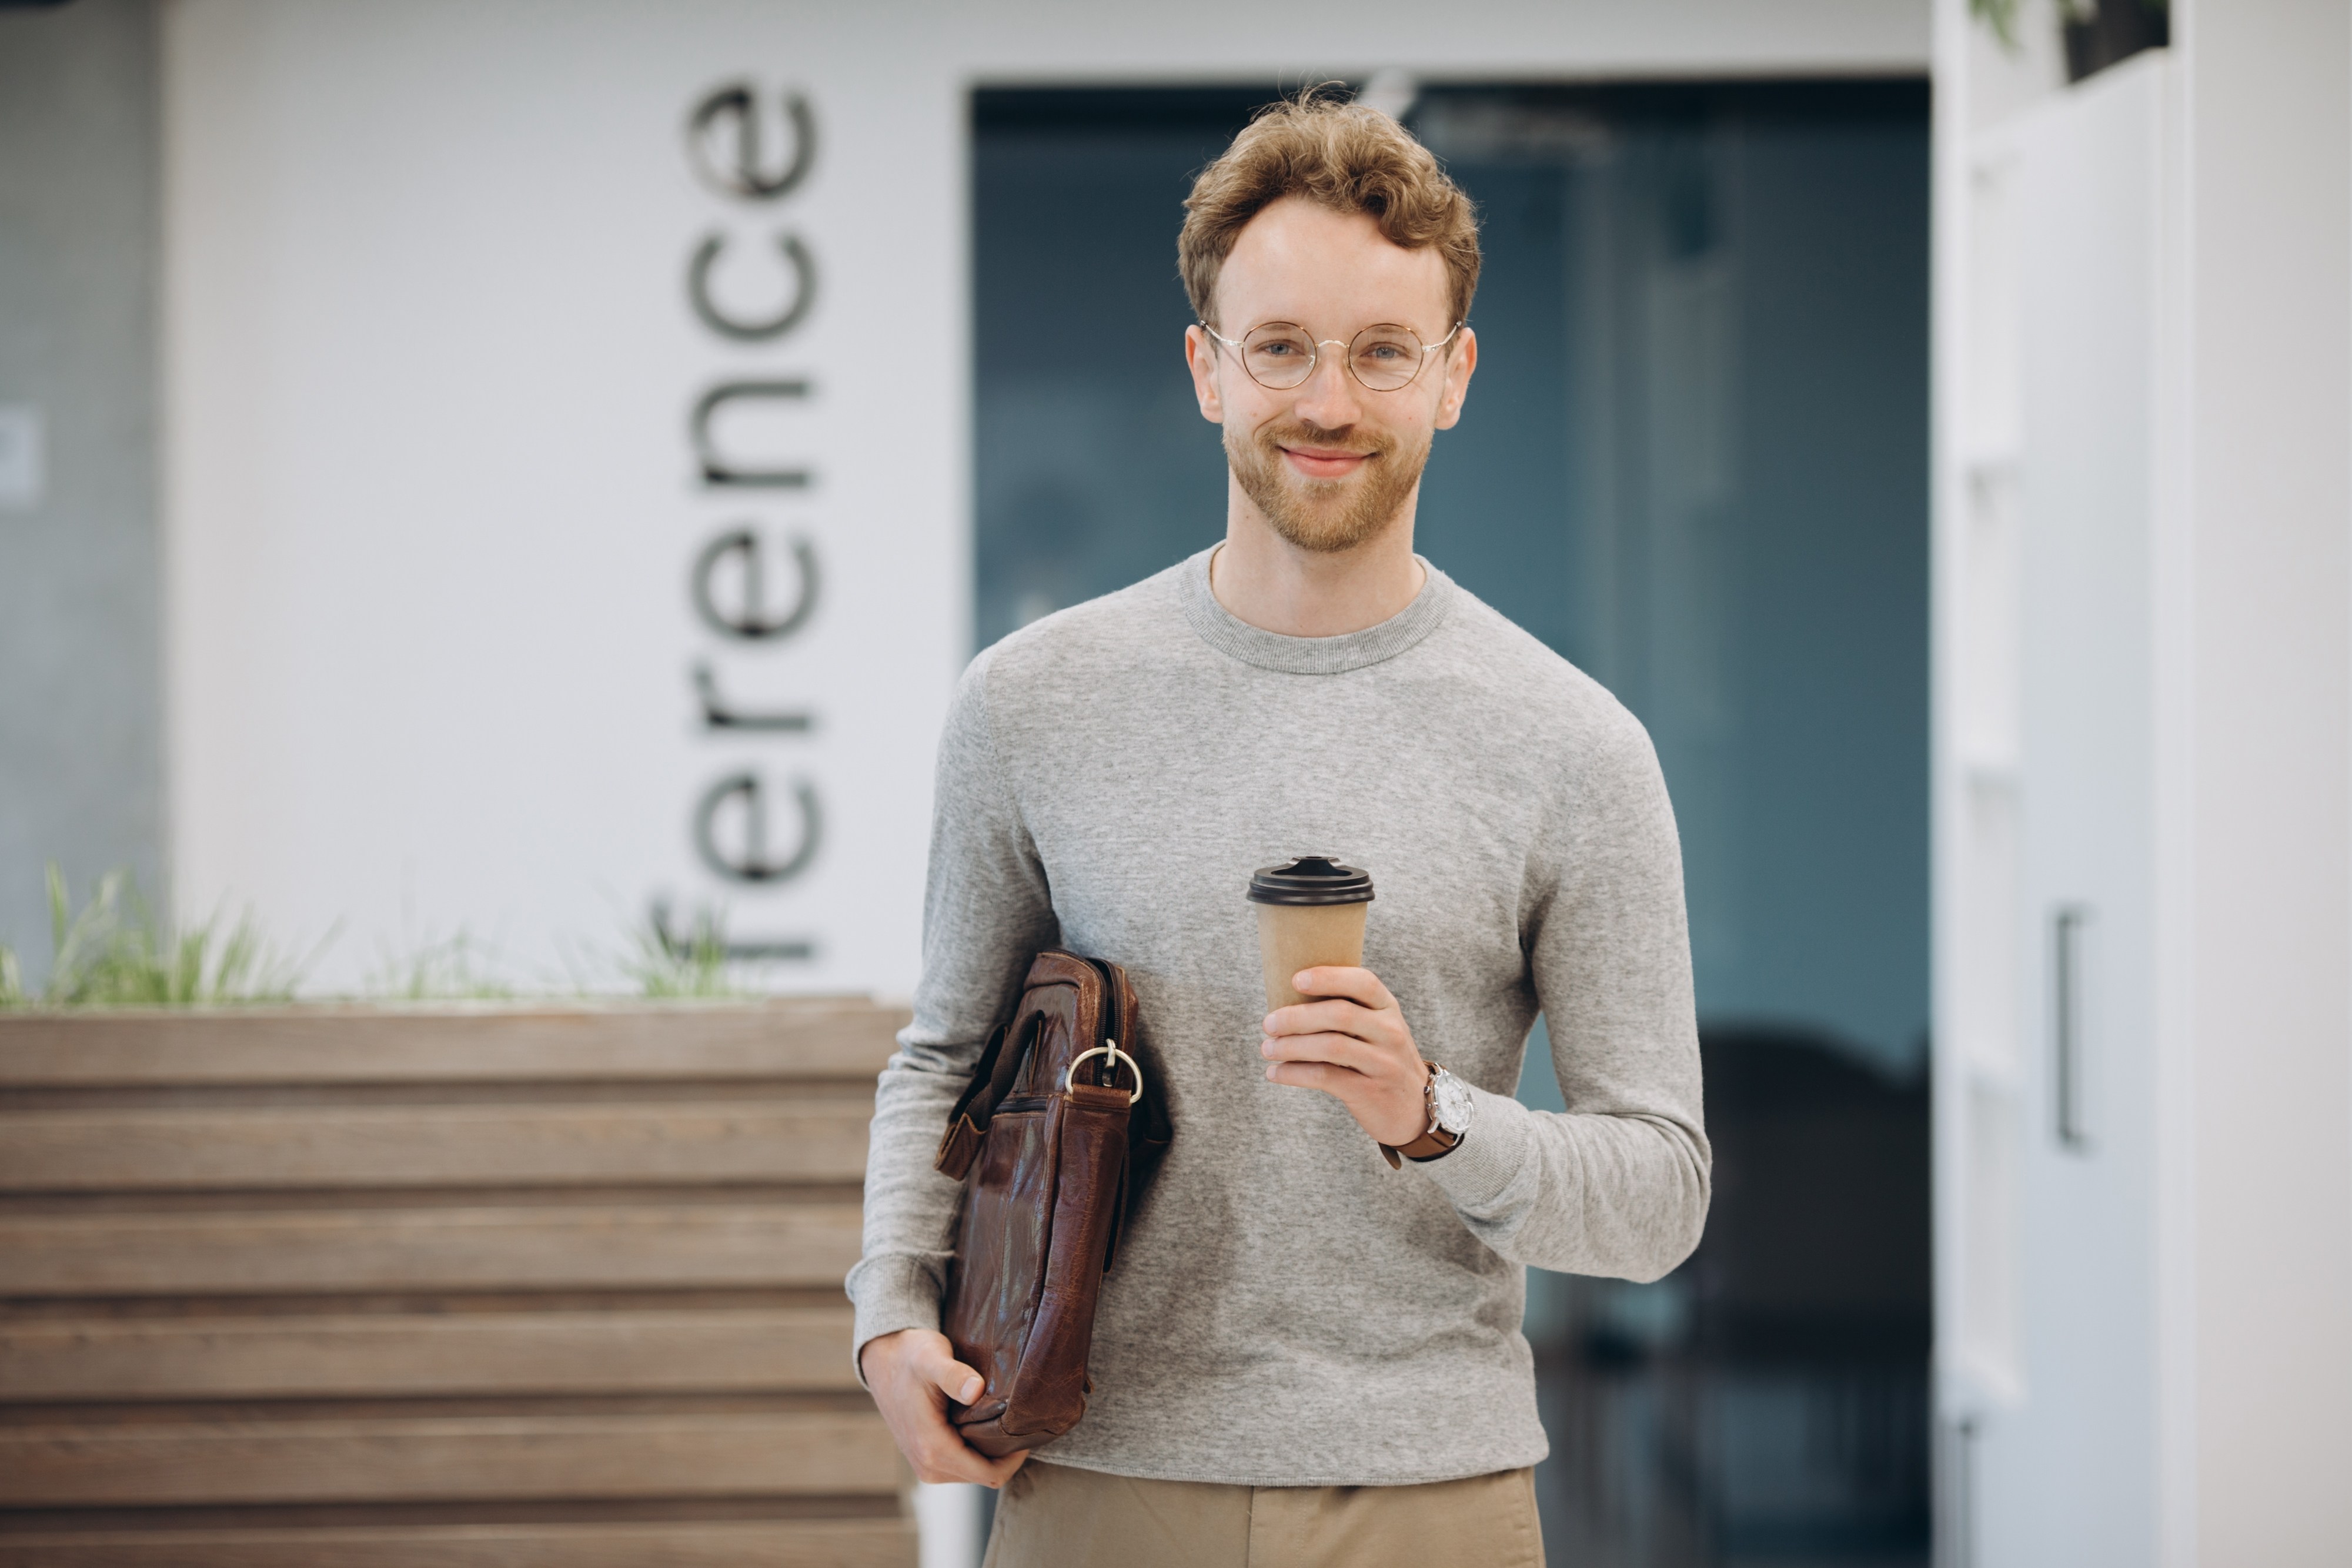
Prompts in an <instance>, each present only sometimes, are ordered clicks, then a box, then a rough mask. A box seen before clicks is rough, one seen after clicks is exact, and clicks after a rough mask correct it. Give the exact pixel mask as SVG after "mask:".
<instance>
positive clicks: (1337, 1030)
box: [1259, 1000, 1411, 1042]
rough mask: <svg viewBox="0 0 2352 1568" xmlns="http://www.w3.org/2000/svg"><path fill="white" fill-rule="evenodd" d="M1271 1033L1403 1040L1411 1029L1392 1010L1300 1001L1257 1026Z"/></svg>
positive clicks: (1339, 1003) (1351, 1004)
mask: <svg viewBox="0 0 2352 1568" xmlns="http://www.w3.org/2000/svg"><path fill="white" fill-rule="evenodd" d="M1259 1027H1261V1028H1263V1029H1264V1030H1265V1032H1266V1033H1268V1034H1271V1035H1294V1034H1349V1035H1353V1036H1355V1037H1356V1038H1357V1039H1358V1040H1374V1041H1380V1040H1387V1041H1391V1042H1394V1041H1397V1040H1402V1039H1403V1038H1404V1037H1405V1036H1406V1035H1407V1034H1408V1033H1410V1032H1411V1031H1410V1030H1407V1029H1406V1028H1405V1027H1404V1015H1403V1014H1402V1013H1400V1012H1398V1011H1396V1010H1395V1009H1384V1010H1376V1009H1371V1008H1368V1007H1365V1006H1363V1005H1362V1004H1361V1003H1360V1002H1351V1001H1344V1000H1335V1001H1328V1002H1300V1003H1297V1004H1295V1005H1293V1006H1290V1007H1286V1008H1277V1009H1275V1010H1274V1011H1273V1012H1270V1013H1268V1014H1266V1015H1265V1019H1264V1021H1263V1022H1262V1023H1261V1025H1260V1026H1259Z"/></svg>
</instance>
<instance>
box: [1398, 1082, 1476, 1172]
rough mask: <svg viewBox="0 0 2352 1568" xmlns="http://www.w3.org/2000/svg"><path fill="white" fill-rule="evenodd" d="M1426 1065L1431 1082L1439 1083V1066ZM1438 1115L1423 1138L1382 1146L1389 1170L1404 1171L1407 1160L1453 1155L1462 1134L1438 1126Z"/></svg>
mask: <svg viewBox="0 0 2352 1568" xmlns="http://www.w3.org/2000/svg"><path fill="white" fill-rule="evenodd" d="M1424 1065H1425V1066H1427V1067H1428V1069H1429V1079H1430V1082H1436V1081H1437V1064H1436V1063H1435V1062H1427V1063H1424ZM1427 1093H1428V1091H1427V1089H1426V1088H1424V1089H1423V1095H1424V1097H1426V1095H1427ZM1436 1121H1437V1118H1436V1115H1435V1113H1434V1112H1433V1113H1432V1114H1431V1116H1430V1127H1429V1130H1428V1131H1427V1132H1425V1133H1423V1134H1422V1135H1421V1136H1419V1137H1418V1138H1415V1139H1414V1140H1413V1141H1412V1142H1411V1143H1409V1144H1396V1145H1389V1144H1382V1145H1381V1157H1382V1158H1383V1159H1385V1160H1387V1161H1388V1162H1389V1169H1391V1170H1392V1171H1396V1170H1402V1169H1403V1168H1404V1161H1405V1160H1433V1159H1435V1158H1436V1157H1437V1156H1438V1155H1450V1154H1452V1153H1453V1152H1454V1149H1455V1148H1457V1147H1459V1146H1460V1145H1461V1143H1462V1134H1459V1133H1449V1132H1447V1131H1446V1130H1445V1129H1444V1128H1443V1127H1441V1126H1438V1125H1437V1124H1436ZM1399 1155H1402V1156H1404V1158H1403V1159H1399V1158H1398V1157H1397V1156H1399Z"/></svg>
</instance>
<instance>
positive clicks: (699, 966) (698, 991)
mask: <svg viewBox="0 0 2352 1568" xmlns="http://www.w3.org/2000/svg"><path fill="white" fill-rule="evenodd" d="M727 965H728V960H727V928H726V922H725V920H724V918H723V917H722V916H720V915H719V914H718V913H717V912H716V911H714V910H709V909H705V910H702V911H700V912H699V913H698V914H697V915H695V917H694V921H693V924H691V925H688V927H687V930H686V933H685V935H683V936H678V935H676V934H674V933H672V932H671V930H670V928H669V922H668V920H667V910H661V911H656V913H655V914H654V915H652V916H651V917H650V918H648V919H647V920H646V922H645V924H644V925H639V926H637V927H636V928H635V931H634V932H632V934H631V936H630V946H629V948H628V950H627V951H626V952H625V954H624V955H623V956H622V958H621V972H622V974H623V975H625V977H628V978H629V979H630V980H632V981H634V982H635V985H636V988H637V991H638V994H639V995H641V996H645V997H647V998H664V997H673V998H675V997H684V998H719V997H740V996H746V995H749V994H751V993H748V992H746V991H744V990H742V989H740V988H738V987H737V986H736V985H735V984H734V982H733V980H732V979H731V978H730V977H729V974H728V968H727Z"/></svg>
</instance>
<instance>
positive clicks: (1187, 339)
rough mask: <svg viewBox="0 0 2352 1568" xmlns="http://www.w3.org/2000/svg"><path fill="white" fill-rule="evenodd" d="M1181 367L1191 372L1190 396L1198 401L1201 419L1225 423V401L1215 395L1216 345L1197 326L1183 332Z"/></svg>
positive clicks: (1214, 422) (1212, 422) (1213, 422)
mask: <svg viewBox="0 0 2352 1568" xmlns="http://www.w3.org/2000/svg"><path fill="white" fill-rule="evenodd" d="M1184 366H1185V368H1186V369H1187V370H1189V371H1192V395H1193V396H1194V397H1195V398H1198V399H1199V400H1200V402H1201V417H1202V419H1205V420H1207V421H1208V422H1209V423H1211V424H1223V423H1225V402H1224V399H1223V398H1222V397H1220V396H1218V395H1217V346H1216V345H1215V344H1214V343H1212V342H1211V341H1209V334H1208V333H1207V332H1205V331H1203V330H1202V329H1200V328H1198V327H1187V328H1185V329H1184Z"/></svg>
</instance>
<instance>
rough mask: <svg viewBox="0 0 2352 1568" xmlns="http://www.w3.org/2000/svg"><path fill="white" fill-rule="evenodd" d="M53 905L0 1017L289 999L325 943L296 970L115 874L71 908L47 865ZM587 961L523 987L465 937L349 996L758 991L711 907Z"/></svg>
mask: <svg viewBox="0 0 2352 1568" xmlns="http://www.w3.org/2000/svg"><path fill="white" fill-rule="evenodd" d="M48 903H49V939H50V952H51V957H50V961H49V972H48V977H47V979H46V980H45V981H44V982H43V984H42V985H41V986H40V987H39V988H37V989H28V988H26V984H25V977H24V968H23V965H22V963H21V961H20V960H19V958H18V956H17V955H16V953H15V952H14V951H12V950H11V949H10V948H9V947H7V946H5V945H0V1009H59V1008H121V1007H149V1008H197V1007H222V1006H232V1005H243V1006H251V1005H256V1004H264V1005H266V1004H269V1003H277V1002H291V1001H293V1000H295V999H296V992H297V989H298V988H299V986H300V984H301V980H302V976H303V974H304V973H305V971H306V970H308V968H309V967H310V963H311V961H312V960H314V959H315V958H316V957H317V956H318V955H319V953H320V952H322V951H324V949H325V946H326V943H325V942H321V943H320V945H319V946H318V947H317V948H314V949H313V950H312V952H311V953H310V955H309V956H307V957H306V958H304V959H302V960H301V961H299V962H297V961H293V960H289V959H288V958H287V957H286V956H284V955H283V953H282V952H281V951H280V950H279V949H278V947H277V946H274V945H273V944H272V943H271V942H270V941H269V940H268V937H267V936H265V935H264V933H263V931H262V929H261V927H260V926H259V925H257V923H256V921H255V919H254V917H253V915H252V914H251V913H250V912H247V913H246V914H243V915H239V916H238V917H237V918H236V920H234V921H231V920H228V919H227V918H226V916H224V915H221V914H219V913H217V912H216V913H215V915H212V916H211V917H209V918H207V919H205V920H202V921H198V922H194V923H193V924H186V925H175V924H173V922H171V921H169V920H167V919H165V918H163V916H161V915H158V914H157V913H156V911H155V910H154V908H153V907H152V905H150V904H148V903H147V901H146V900H145V899H144V898H143V897H142V896H141V894H140V892H139V888H138V885H137V883H135V882H134V881H133V880H132V878H131V875H130V873H127V872H121V871H116V872H110V873H107V874H106V875H105V876H103V877H100V879H99V882H98V885H97V887H96V888H94V889H93V890H91V892H90V893H89V896H88V897H87V898H86V899H85V900H84V901H83V902H82V903H81V904H80V905H79V907H77V906H76V905H75V904H74V901H73V899H72V897H71V896H70V894H69V892H68V888H67V885H66V879H65V876H64V874H63V873H61V872H59V871H58V868H57V867H56V866H55V865H51V866H50V867H48ZM331 936H332V934H331V933H330V940H331ZM583 958H584V959H585V960H586V961H585V962H583V963H582V964H581V965H580V966H579V968H580V970H581V972H580V973H577V974H574V975H573V976H572V977H571V981H570V983H569V984H564V983H562V982H557V983H553V984H545V985H541V986H539V987H526V986H521V985H518V984H516V983H515V982H514V981H513V980H512V979H511V978H510V977H509V975H508V974H507V973H506V972H505V971H504V969H503V967H502V965H501V963H500V961H499V956H498V955H497V954H496V953H495V952H493V951H492V950H491V949H490V948H488V946H485V945H484V944H483V943H482V942H480V941H479V940H478V939H477V938H476V937H475V936H473V935H472V934H471V933H469V932H467V931H466V930H464V929H462V928H461V929H460V930H459V931H458V932H457V934H456V935H455V936H447V937H440V938H434V939H429V940H427V941H426V942H425V943H424V944H423V945H422V946H416V947H414V948H411V949H409V950H406V951H404V952H387V953H385V954H384V955H383V957H382V959H381V961H380V962H379V963H378V964H377V965H376V967H375V968H374V969H373V971H372V972H371V973H370V974H369V975H368V976H367V977H366V979H365V980H364V981H363V982H362V986H361V988H360V990H359V993H358V995H357V996H356V997H354V998H352V999H354V1000H359V1001H386V1002H426V1001H482V1000H489V1001H503V1000H513V999H522V998H532V997H549V998H552V997H556V996H562V995H578V996H596V995H607V996H609V995H613V994H614V992H615V990H618V991H620V992H621V993H622V994H628V993H634V994H635V995H637V996H640V997H643V998H647V999H649V1000H663V999H698V1000H720V999H726V998H749V997H755V996H758V995H760V994H761V992H760V991H759V990H757V989H756V988H750V987H746V986H744V985H742V984H739V983H738V981H737V979H736V975H737V973H738V966H737V963H736V961H735V960H732V959H730V956H729V952H728V943H727V933H726V922H725V917H724V916H723V915H721V914H720V913H719V912H718V911H716V910H711V909H704V910H701V911H699V912H698V913H697V914H696V915H694V917H693V918H692V919H691V921H689V922H688V924H687V925H686V926H685V928H684V929H683V930H682V931H681V930H678V929H675V928H673V926H672V925H671V922H670V918H669V911H668V909H667V907H666V906H665V907H661V908H657V909H656V910H655V911H653V912H652V913H651V914H650V915H648V916H647V917H646V918H645V919H644V920H643V921H641V922H638V923H635V924H633V925H630V926H629V927H628V928H627V931H626V935H625V937H624V939H623V942H622V944H621V946H620V947H619V949H618V950H617V951H615V950H614V949H612V948H604V947H599V948H598V949H597V950H594V951H591V952H589V953H586V954H583ZM616 980H617V981H618V982H619V985H618V986H617V987H616V986H615V985H614V981H616ZM320 999H327V998H320Z"/></svg>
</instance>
